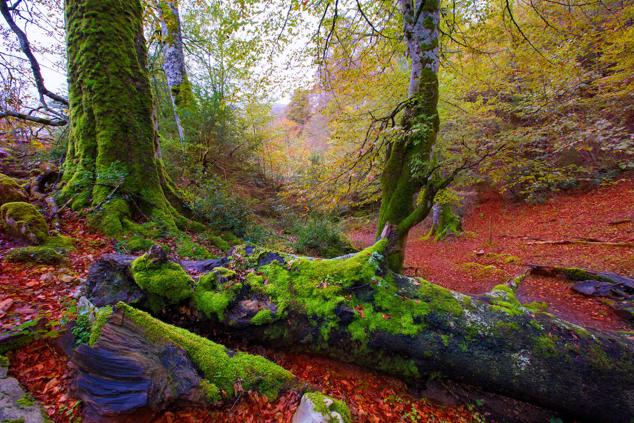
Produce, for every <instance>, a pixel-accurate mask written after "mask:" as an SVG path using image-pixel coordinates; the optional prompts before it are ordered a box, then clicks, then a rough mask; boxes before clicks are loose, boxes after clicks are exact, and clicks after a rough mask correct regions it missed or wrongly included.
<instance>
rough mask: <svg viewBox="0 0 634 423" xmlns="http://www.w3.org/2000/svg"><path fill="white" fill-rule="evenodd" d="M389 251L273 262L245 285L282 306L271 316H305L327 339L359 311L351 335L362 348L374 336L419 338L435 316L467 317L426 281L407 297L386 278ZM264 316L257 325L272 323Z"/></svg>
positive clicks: (257, 318)
mask: <svg viewBox="0 0 634 423" xmlns="http://www.w3.org/2000/svg"><path fill="white" fill-rule="evenodd" d="M384 246H385V243H384V242H383V241H382V242H379V243H378V244H376V245H375V246H372V247H369V248H367V249H365V250H363V251H361V252H359V253H357V254H355V255H354V256H352V257H349V258H346V259H331V260H310V259H307V258H301V257H300V258H294V259H293V258H292V259H290V260H289V262H288V264H286V265H281V264H279V263H277V262H273V263H271V264H268V265H266V266H262V267H260V268H259V274H250V275H248V276H247V278H246V281H245V282H246V284H247V285H248V286H249V287H250V288H251V289H252V290H253V291H255V292H256V293H260V294H264V295H266V296H267V297H268V298H270V299H271V301H272V302H273V303H274V304H275V305H276V306H277V311H276V313H275V315H274V316H271V317H274V318H280V317H283V316H285V315H286V314H287V313H288V311H290V310H293V311H296V312H299V313H302V314H305V315H306V316H307V317H308V318H309V319H312V323H313V324H314V325H315V326H318V327H319V331H320V333H321V336H322V338H323V339H324V340H328V338H329V334H330V332H331V331H332V329H333V328H335V327H337V326H338V325H339V323H340V320H339V317H338V310H341V309H348V310H351V309H353V310H355V312H354V319H353V321H352V322H351V323H349V324H348V331H349V332H350V335H351V337H352V339H353V340H355V341H358V342H360V343H362V344H365V343H366V342H367V340H368V337H369V334H370V333H371V332H374V331H384V332H389V333H391V334H395V335H416V334H418V333H420V332H421V331H423V330H425V328H426V327H427V321H426V319H427V318H428V317H429V316H430V315H432V314H433V315H436V316H440V317H441V318H445V317H444V316H447V315H448V316H460V315H461V314H462V308H463V304H462V302H461V301H460V300H459V299H457V298H456V297H454V295H453V294H452V292H451V291H449V290H447V289H445V288H442V287H440V286H437V285H434V284H432V283H430V282H427V281H424V280H419V281H416V282H414V284H418V285H417V286H416V285H412V286H411V287H410V288H408V297H405V296H404V295H403V293H402V292H401V291H400V290H399V289H400V288H399V286H398V283H397V281H396V280H395V278H394V277H393V276H392V275H391V274H388V275H387V276H381V275H382V274H383V272H384V257H383V255H382V254H381V251H382V250H383V248H384ZM254 255H255V254H254ZM408 283H411V282H410V280H409V279H408ZM410 291H411V292H410ZM410 294H411V295H410ZM409 297H412V298H409ZM260 313H262V314H261V315H260V316H258V315H256V316H255V317H254V318H253V319H254V320H252V321H253V322H254V323H255V322H257V324H263V322H264V321H266V322H267V323H268V317H269V315H270V312H269V313H267V312H266V311H260Z"/></svg>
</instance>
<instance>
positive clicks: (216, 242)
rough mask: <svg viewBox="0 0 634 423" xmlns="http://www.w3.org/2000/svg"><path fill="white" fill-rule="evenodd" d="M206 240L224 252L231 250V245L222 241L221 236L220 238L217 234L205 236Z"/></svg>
mask: <svg viewBox="0 0 634 423" xmlns="http://www.w3.org/2000/svg"><path fill="white" fill-rule="evenodd" d="M204 238H205V239H206V240H207V241H209V242H210V243H211V244H213V245H215V246H216V247H218V248H220V249H221V250H222V251H227V250H229V248H230V245H229V243H228V242H227V241H225V240H224V239H222V237H221V236H218V235H216V234H205V235H204Z"/></svg>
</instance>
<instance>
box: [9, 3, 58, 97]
mask: <svg viewBox="0 0 634 423" xmlns="http://www.w3.org/2000/svg"><path fill="white" fill-rule="evenodd" d="M18 4H19V2H17V3H16V4H14V5H13V6H12V7H11V9H15V8H16V7H17V5H18ZM11 9H10V8H9V6H8V4H7V2H6V1H4V0H2V1H0V13H2V16H3V17H4V20H5V21H7V24H8V25H9V27H10V28H11V30H12V31H13V32H14V33H15V35H16V36H17V37H18V41H19V42H20V49H21V50H22V52H23V53H24V55H25V56H26V57H27V58H28V59H29V63H30V64H31V71H32V72H33V77H34V78H35V85H36V86H37V91H38V92H39V93H40V101H41V102H42V104H44V105H45V104H46V100H45V99H44V97H45V96H46V97H48V98H50V99H52V100H54V101H57V102H58V103H61V104H63V105H66V106H68V100H67V99H66V98H64V97H62V96H60V95H58V94H55V93H53V92H51V91H49V90H48V89H47V88H46V86H45V85H44V77H42V71H41V69H40V64H39V63H38V61H37V59H36V58H35V56H34V55H33V52H32V51H31V44H30V43H29V39H28V38H27V36H26V33H24V31H22V30H21V29H20V27H19V26H18V25H17V24H16V23H15V21H14V20H13V17H12V16H11Z"/></svg>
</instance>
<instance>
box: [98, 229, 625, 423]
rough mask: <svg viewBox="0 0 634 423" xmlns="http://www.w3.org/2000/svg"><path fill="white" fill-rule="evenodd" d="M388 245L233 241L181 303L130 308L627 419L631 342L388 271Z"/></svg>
mask: <svg viewBox="0 0 634 423" xmlns="http://www.w3.org/2000/svg"><path fill="white" fill-rule="evenodd" d="M387 245H388V243H387V241H381V242H379V243H377V244H376V245H375V246H374V247H371V248H369V249H366V250H364V251H362V252H360V253H358V254H356V255H354V256H350V257H346V258H339V259H332V260H314V259H306V258H298V257H294V256H289V255H286V254H282V253H274V252H271V251H266V250H261V249H259V248H256V247H240V248H237V249H236V250H234V251H233V253H232V255H231V256H230V257H229V258H228V261H227V263H230V267H232V268H233V270H228V269H225V268H215V269H214V270H212V272H210V273H208V274H205V275H203V276H201V278H200V279H199V280H198V282H197V283H195V285H194V287H192V288H191V290H192V292H191V297H190V298H189V299H187V300H184V301H183V302H182V303H180V304H171V305H169V304H168V302H167V300H168V299H165V302H164V303H163V305H162V306H160V307H158V308H157V304H160V301H161V298H160V294H157V291H156V290H155V291H153V293H152V294H149V293H148V292H145V295H146V298H145V299H143V298H142V299H140V300H139V301H138V305H139V306H141V307H148V306H151V307H153V308H154V310H155V312H156V314H157V315H158V316H159V317H161V318H163V319H166V320H170V321H172V322H177V323H178V324H179V325H185V326H187V327H189V328H194V329H195V330H197V331H198V332H200V333H202V334H205V335H207V336H213V337H214V338H217V337H225V339H226V338H227V337H228V338H231V337H235V338H236V339H237V340H238V341H239V342H244V341H252V342H259V343H265V344H267V345H273V346H277V347H285V348H297V349H300V350H303V351H310V352H313V353H317V354H325V355H328V356H331V357H335V358H338V359H341V360H345V361H354V362H356V363H359V364H363V365H365V366H368V367H371V368H374V369H378V370H382V371H385V372H387V373H390V374H393V375H397V376H401V377H403V378H404V379H405V380H406V381H408V382H409V383H417V382H420V383H424V382H425V381H426V380H427V379H428V378H429V377H430V375H433V376H434V377H447V378H450V379H453V380H455V381H458V382H464V383H469V384H472V385H478V386H481V387H483V388H484V389H486V390H488V391H491V392H495V393H499V394H502V395H506V396H510V397H513V398H516V399H519V400H523V401H528V402H531V403H534V404H537V405H540V406H542V407H545V408H549V409H553V410H557V411H559V412H561V413H563V414H564V416H573V417H576V418H581V419H587V420H590V421H613V422H629V419H630V417H631V416H632V415H633V413H634V397H633V396H632V392H634V343H633V342H632V340H631V339H628V338H627V337H625V336H622V335H620V334H617V333H610V332H602V331H598V330H593V329H586V328H583V327H580V326H577V325H575V324H572V323H570V322H566V321H563V320H561V319H559V318H556V317H554V316H553V315H551V314H549V313H546V312H544V311H542V310H541V309H540V308H539V307H537V306H536V305H529V304H521V303H520V302H519V301H518V300H517V299H516V297H515V295H514V293H513V291H512V290H511V289H510V288H508V287H506V286H498V287H496V288H495V289H494V290H493V291H491V292H490V293H488V294H486V295H482V296H478V297H471V296H467V295H463V294H460V293H457V292H453V291H450V290H447V289H444V288H442V287H440V286H437V285H434V284H431V283H429V282H426V281H424V280H422V279H413V278H407V277H404V276H401V275H398V274H395V273H393V272H391V271H389V270H388V269H387V266H386V264H385V259H384V254H385V249H386V248H387ZM189 265H190V266H191V263H190V264H189ZM101 269H102V270H103V269H104V267H103V266H102V267H101ZM126 277H127V280H128V283H129V284H131V285H135V282H134V280H135V278H137V277H138V275H135V274H134V272H132V273H131V275H130V276H126V275H124V274H122V273H120V274H118V275H113V274H109V273H107V272H106V273H104V272H102V273H101V277H97V278H95V277H93V276H90V277H89V278H88V284H89V285H90V286H92V288H91V289H89V290H88V291H91V292H98V291H99V290H98V289H94V286H95V285H99V284H100V283H102V284H107V283H108V281H109V280H112V279H118V280H122V279H125V278H126ZM135 286H136V285H135ZM157 295H159V296H158V297H157ZM151 297H152V298H151ZM91 300H96V301H99V299H98V298H92V299H91ZM102 303H103V301H102ZM183 311H185V312H183Z"/></svg>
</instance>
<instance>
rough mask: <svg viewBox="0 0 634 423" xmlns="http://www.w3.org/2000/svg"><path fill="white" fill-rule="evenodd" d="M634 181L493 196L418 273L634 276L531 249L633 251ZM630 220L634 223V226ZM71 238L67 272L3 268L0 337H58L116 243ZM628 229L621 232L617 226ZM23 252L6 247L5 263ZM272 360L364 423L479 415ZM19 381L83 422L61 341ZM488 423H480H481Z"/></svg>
mask: <svg viewBox="0 0 634 423" xmlns="http://www.w3.org/2000/svg"><path fill="white" fill-rule="evenodd" d="M633 204H634V181H633V180H622V181H619V182H617V183H615V184H612V185H610V186H607V187H603V188H600V189H597V190H595V191H592V192H589V193H574V194H562V195H558V196H556V197H554V198H553V199H552V200H551V201H549V202H548V203H546V204H543V205H526V204H521V203H508V202H506V201H504V200H503V199H502V198H500V197H498V196H495V195H491V194H489V195H486V196H484V197H482V199H481V201H480V203H479V204H477V205H475V206H474V207H473V208H472V210H471V211H470V212H469V213H468V215H467V216H466V219H465V222H464V226H465V231H466V232H465V234H464V235H462V236H460V237H457V238H452V239H448V240H444V241H441V242H434V241H431V240H423V239H422V237H423V235H424V234H425V233H426V231H427V228H426V227H425V226H424V225H421V227H419V228H416V229H415V230H414V233H413V234H412V236H411V237H410V240H409V242H408V245H407V257H408V258H407V263H406V264H407V273H409V274H412V275H417V276H424V277H426V278H427V279H430V280H432V281H434V282H436V283H439V284H441V285H444V286H446V287H448V288H451V289H455V290H459V291H463V292H469V293H481V292H485V291H488V290H489V289H490V288H491V287H493V286H494V285H495V284H497V283H500V282H504V281H506V280H508V279H510V278H511V277H513V276H514V275H517V274H519V273H522V272H523V271H524V269H525V268H526V264H528V263H537V264H561V265H567V266H580V267H586V268H590V269H593V270H609V271H615V272H618V273H622V274H626V275H630V276H633V275H634V249H633V248H626V247H615V246H605V245H582V244H570V245H549V244H532V242H535V240H563V239H579V238H593V239H601V240H605V241H621V242H626V241H627V242H631V241H632V240H633V238H634V223H633V222H632V219H634V209H633V206H632V205H633ZM628 219H629V220H628ZM60 221H61V233H62V234H64V235H68V236H70V237H73V238H74V239H76V240H77V244H76V246H75V249H74V250H73V251H72V252H71V253H70V254H69V256H68V259H67V261H66V262H65V263H63V264H61V265H57V266H49V265H26V264H13V263H7V262H4V261H2V260H0V333H1V332H3V331H6V330H8V329H10V328H12V327H15V326H16V325H19V324H29V322H33V321H35V320H36V319H38V318H44V319H46V320H47V321H48V322H49V324H48V326H47V330H50V331H51V334H52V335H54V334H55V332H56V331H57V330H59V329H61V327H62V323H63V320H64V317H65V316H64V314H65V313H66V312H65V310H66V309H67V306H68V305H69V303H70V301H71V300H70V298H72V297H73V295H74V294H75V293H76V291H77V288H78V286H79V284H80V283H81V280H82V279H83V278H85V276H86V274H87V271H88V267H89V266H90V264H91V263H92V262H93V261H94V260H95V259H96V258H97V257H99V256H100V255H101V254H103V253H106V252H111V251H113V242H112V241H111V240H109V239H107V238H105V237H103V236H101V235H100V234H98V233H95V232H92V231H91V230H89V229H88V228H87V226H86V225H85V222H84V221H83V220H82V219H80V218H78V217H77V216H75V215H73V214H72V213H66V214H65V215H64V216H63V217H62V218H61V219H60ZM616 222H622V223H616ZM373 232H374V231H373V230H372V229H371V228H370V227H366V228H362V229H360V230H357V231H355V232H353V233H352V234H351V235H352V238H353V239H354V241H355V242H356V244H357V246H363V245H366V244H369V243H371V242H372V239H373ZM15 246H16V245H15V244H14V243H12V242H11V241H8V240H6V239H3V238H0V259H1V258H2V256H3V255H4V254H6V252H8V251H9V250H10V249H11V248H13V247H15ZM520 295H521V298H522V299H523V300H525V301H531V300H538V301H545V302H547V303H548V304H549V307H550V310H551V311H552V312H554V313H556V314H559V315H561V316H563V317H564V318H566V319H569V320H573V321H576V322H579V323H582V324H584V325H587V326H592V327H597V328H603V329H615V330H627V329H631V328H630V327H629V326H628V325H627V324H626V323H624V322H623V321H621V320H620V319H619V318H618V317H617V316H616V315H615V314H614V313H613V312H612V310H611V309H610V308H609V307H608V306H606V305H605V304H603V303H602V302H601V301H600V300H596V299H592V298H587V297H583V296H581V295H579V294H576V293H574V292H573V291H572V290H571V289H570V288H569V285H568V284H567V283H565V282H562V281H558V280H556V279H552V280H550V279H549V278H537V277H532V276H531V277H529V278H528V279H527V280H526V281H525V282H524V283H523V284H522V286H521V289H520ZM254 352H258V353H261V354H263V355H266V356H267V357H269V358H270V359H272V360H274V361H276V362H278V363H279V364H281V365H283V366H284V367H286V368H288V369H289V370H291V371H292V372H293V373H295V374H296V375H297V376H298V377H299V378H300V379H302V380H305V381H307V382H309V383H311V384H313V385H314V386H316V387H318V388H319V389H321V390H322V391H323V392H324V393H327V394H330V395H333V396H334V397H337V398H342V399H344V400H345V401H346V402H348V404H349V405H350V408H351V411H352V413H353V416H354V417H355V421H361V422H397V421H451V422H469V421H474V415H475V414H474V413H475V411H474V406H472V405H468V404H467V405H452V406H442V405H438V404H434V403H431V402H429V401H427V400H425V399H421V398H420V397H417V396H415V395H412V394H411V393H410V391H409V390H408V388H407V386H406V385H405V384H404V383H403V382H401V381H399V380H397V379H394V378H390V377H386V376H385V375H381V374H379V373H376V372H372V371H368V370H364V369H361V368H359V367H357V366H354V365H350V364H343V363H339V362H336V361H333V360H328V359H324V358H319V357H314V356H309V355H303V354H293V353H286V352H279V351H268V350H266V349H263V350H258V351H254ZM10 358H11V366H10V373H11V375H13V376H14V377H16V378H17V379H18V380H19V381H20V383H21V384H22V385H23V386H24V387H26V389H27V390H28V391H29V392H30V393H31V395H33V397H35V398H36V399H37V400H39V401H40V402H41V403H42V405H43V406H44V407H45V410H46V412H47V413H48V415H49V416H50V417H51V418H52V419H53V420H54V421H56V422H68V421H74V420H75V419H76V417H78V416H79V411H80V403H79V401H78V400H77V399H76V398H74V397H73V395H72V393H71V391H70V389H69V388H70V383H71V379H72V369H71V368H69V366H68V364H67V359H66V357H65V356H64V355H63V354H62V353H61V352H60V350H59V348H57V347H56V344H55V341H54V339H53V338H49V339H46V340H40V341H37V342H35V343H32V344H30V345H29V346H26V347H24V348H22V349H20V350H18V351H15V352H13V353H11V354H10ZM299 399H300V398H299V396H298V395H297V394H296V393H293V392H290V393H287V394H284V395H283V396H282V397H281V398H279V399H278V400H277V401H274V402H270V401H267V400H266V399H265V398H263V397H261V396H258V395H254V394H247V393H245V394H244V398H243V399H242V401H240V402H238V403H236V404H233V405H232V406H230V407H229V408H227V409H225V410H222V411H213V410H211V411H207V410H185V411H180V412H166V413H164V414H163V415H161V416H160V417H159V418H158V419H157V420H156V421H157V422H161V423H171V422H188V421H190V422H198V421H230V422H249V421H254V422H255V421H258V422H268V421H280V422H287V421H290V420H291V416H292V415H293V413H294V411H295V409H296V407H297V406H298V404H299ZM481 418H482V417H476V419H481Z"/></svg>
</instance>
